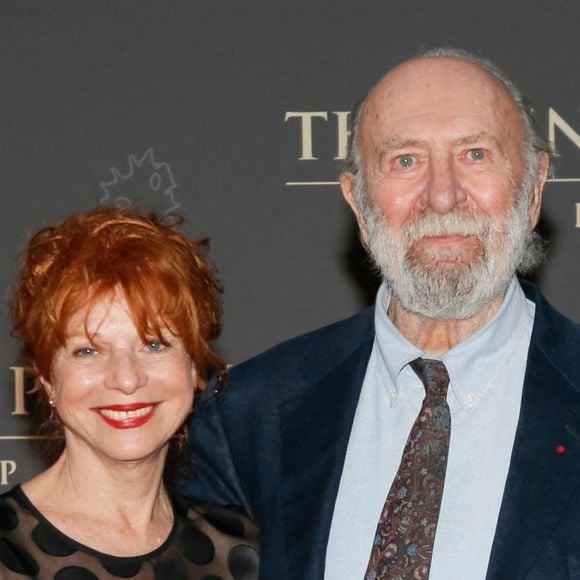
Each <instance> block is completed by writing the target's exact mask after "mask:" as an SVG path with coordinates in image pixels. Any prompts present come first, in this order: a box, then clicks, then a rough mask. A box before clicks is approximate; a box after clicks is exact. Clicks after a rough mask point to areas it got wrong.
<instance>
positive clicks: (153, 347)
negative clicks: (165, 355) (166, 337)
mask: <svg viewBox="0 0 580 580" xmlns="http://www.w3.org/2000/svg"><path fill="white" fill-rule="evenodd" d="M145 347H146V348H147V350H148V351H149V352H160V351H162V350H163V349H164V348H166V347H165V345H164V344H163V343H162V342H159V341H158V340H152V341H150V342H148V343H147V344H146V345H145Z"/></svg>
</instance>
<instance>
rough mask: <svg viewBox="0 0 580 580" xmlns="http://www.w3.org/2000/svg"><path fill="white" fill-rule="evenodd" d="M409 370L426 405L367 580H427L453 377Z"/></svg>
mask: <svg viewBox="0 0 580 580" xmlns="http://www.w3.org/2000/svg"><path fill="white" fill-rule="evenodd" d="M411 368H412V369H413V370H414V371H415V372H416V373H417V375H418V376H419V378H420V379H421V381H422V382H423V385H424V386H425V399H424V400H423V405H422V407H421V411H420V412H419V416H418V417H417V419H416V420H415V423H414V424H413V427H412V428H411V433H410V434H409V438H408V439H407V443H406V445H405V449H404V450H403V456H402V458H401V465H400V466H399V471H397V475H396V476H395V479H394V481H393V485H392V486H391V490H390V491H389V495H388V496H387V500H386V501H385V506H384V508H383V511H382V513H381V517H380V519H379V524H378V526H377V532H376V535H375V540H374V544H373V547H372V551H371V557H370V560H369V565H368V568H367V572H366V575H365V580H381V579H387V578H388V579H389V580H393V579H396V580H406V579H412V580H418V579H421V580H423V579H425V578H428V577H429V569H430V566H431V554H432V552H433V543H434V541H435V532H436V530H437V520H438V518H439V509H440V507H441V497H442V495H443V484H444V481H445V469H446V467H447V455H448V451H449V435H450V432H451V416H450V414H449V407H448V405H447V401H446V397H447V387H448V385H449V375H448V374H447V370H446V369H445V366H444V365H443V363H442V362H440V361H436V360H429V359H422V358H418V359H416V360H414V361H413V362H412V363H411Z"/></svg>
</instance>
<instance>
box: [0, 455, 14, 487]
mask: <svg viewBox="0 0 580 580" xmlns="http://www.w3.org/2000/svg"><path fill="white" fill-rule="evenodd" d="M15 472H16V461H12V460H11V459H0V485H7V484H8V478H9V477H10V476H11V475H12V474H14V473H15Z"/></svg>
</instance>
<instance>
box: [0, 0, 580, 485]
mask: <svg viewBox="0 0 580 580" xmlns="http://www.w3.org/2000/svg"><path fill="white" fill-rule="evenodd" d="M579 37H580V1H579V0H495V1H494V0H490V1H488V2H485V3H482V2H476V1H465V0H440V1H438V2H427V1H426V0H406V1H404V2H401V1H392V0H374V1H370V0H340V1H336V0H311V1H310V2H302V1H301V0H297V1H293V2H281V1H280V2H278V1H276V0H256V1H253V2H249V3H245V2H239V1H238V0H197V1H196V2H185V1H183V2H171V1H167V2H157V1H149V0H139V1H137V0H134V1H102V2H97V1H94V0H93V1H87V0H60V1H58V2H56V1H48V0H13V1H7V0H4V1H3V2H1V4H0V47H1V49H0V78H1V85H0V87H1V89H0V118H1V119H2V122H1V124H0V127H1V132H0V147H1V148H2V155H1V159H2V170H1V171H0V220H1V222H2V223H1V227H0V237H1V240H2V243H1V244H0V272H1V276H0V285H1V287H2V296H3V298H5V297H6V296H8V294H9V290H10V286H11V284H12V280H13V277H14V272H15V265H16V261H17V259H18V254H19V252H20V251H21V250H22V248H23V247H24V245H25V243H26V241H27V239H28V238H29V237H30V235H31V234H32V233H33V232H35V231H36V230H38V229H39V228H41V227H43V226H46V225H50V224H53V223H55V222H56V221H58V220H61V219H62V218H63V217H65V216H66V215H68V214H70V213H73V212H78V211H84V210H88V209H90V208H92V207H94V206H96V205H98V204H100V203H109V204H116V205H120V206H128V205H134V206H137V207H140V208H144V209H153V210H155V211H157V212H159V213H178V214H180V215H182V216H183V217H184V218H185V219H186V224H185V226H184V227H185V231H186V233H187V234H188V235H190V236H192V237H199V238H204V237H209V238H210V240H211V258H212V260H213V262H214V263H215V264H216V265H217V267H218V269H219V272H220V276H221V279H222V281H223V284H224V286H225V295H224V303H225V327H224V332H223V336H222V338H221V339H220V342H219V350H220V352H221V353H222V355H223V356H224V357H225V358H226V359H227V360H228V362H230V363H236V362H239V361H241V360H243V359H245V358H247V357H249V356H252V355H254V354H256V353H258V352H260V351H262V350H264V349H265V348H267V347H268V346H271V345H273V344H275V343H277V342H279V341H281V340H283V339H286V338H289V337H291V336H295V335H297V334H299V333H302V332H305V331H307V330H310V329H313V328H316V327H318V326H321V325H323V324H326V323H329V322H332V321H334V320H337V319H339V318H343V317H345V316H348V315H350V314H352V313H354V312H356V311H358V310H359V309H361V308H362V307H364V306H366V305H368V304H370V303H372V301H373V296H374V291H375V289H376V285H377V282H376V279H375V278H374V277H373V275H372V274H371V273H370V271H369V268H368V263H367V262H366V259H365V255H364V252H363V251H362V250H361V249H360V247H359V244H358V240H357V233H356V227H355V223H354V220H353V218H352V217H351V215H350V212H349V210H348V208H347V206H346V204H345V203H344V202H343V199H342V196H341V194H340V190H339V188H338V185H337V181H338V174H339V171H340V164H341V161H342V160H343V159H344V156H345V149H346V143H347V139H348V135H349V129H350V114H349V111H350V109H351V107H352V106H353V104H354V103H355V102H356V101H357V100H358V99H359V98H360V97H361V96H363V95H364V94H365V93H366V91H367V90H368V89H369V88H370V87H371V86H372V85H373V84H374V82H375V81H376V80H377V79H378V77H379V76H381V75H382V74H383V72H385V71H386V70H387V69H388V68H390V67H392V66H393V65H394V64H396V63H397V62H399V61H400V60H402V59H404V58H407V57H410V56H412V55H413V54H415V53H416V52H417V51H419V50H420V49H421V48H425V47H433V46H453V47H461V48H466V49H468V50H471V51H473V52H475V53H477V54H481V55H483V56H486V57H488V58H490V59H491V60H493V61H496V62H497V63H498V64H499V65H500V67H502V68H503V69H504V70H505V72H506V73H507V74H508V76H510V77H511V78H512V79H513V80H514V81H515V82H516V83H517V84H518V85H519V86H521V88H522V89H523V91H524V93H525V94H526V95H527V96H528V98H529V99H530V100H531V101H532V102H533V103H534V105H535V112H536V116H537V119H538V123H539V126H540V129H541V132H542V135H543V137H545V138H546V140H549V141H551V142H552V144H553V147H554V150H555V152H556V158H555V160H556V172H555V174H554V176H553V178H552V179H551V180H550V182H549V183H548V184H547V186H546V190H545V198H544V213H543V219H542V224H541V229H542V232H543V233H544V235H545V236H546V237H547V238H548V239H549V241H550V257H549V261H548V263H547V264H546V266H545V267H543V269H542V270H541V272H540V273H539V274H538V275H537V277H536V280H537V282H538V283H539V284H540V286H541V288H542V290H543V291H544V292H545V294H546V295H547V296H548V298H549V299H550V300H551V301H552V303H553V304H555V305H556V306H557V307H558V308H559V309H560V310H562V311H563V312H564V313H566V314H567V315H568V316H570V317H571V318H573V319H575V320H578V321H580V293H579V291H578V289H579V287H580V261H579V260H578V259H577V257H578V256H579V255H580V252H579V250H580V72H579V71H580V42H579V40H578V39H579ZM5 302H6V301H5V300H3V301H2V304H1V306H0V308H1V315H0V341H1V343H2V345H3V347H2V348H1V349H0V373H1V374H0V376H1V377H2V381H1V389H0V490H2V489H5V488H7V486H10V485H13V484H15V483H18V482H21V481H25V480H26V479H28V478H30V477H32V476H33V475H34V474H35V473H37V472H38V471H39V469H40V463H39V461H38V460H37V459H36V456H35V452H34V448H35V445H37V441H36V440H34V439H32V438H31V437H30V435H29V415H28V411H29V396H28V395H27V394H26V391H27V388H28V386H29V381H28V380H27V377H26V375H25V373H24V370H23V368H22V366H21V362H20V359H19V346H18V344H17V342H16V341H15V340H14V339H13V338H12V337H11V336H10V323H9V317H8V311H7V308H6V306H5ZM39 340H42V338H41V337H39Z"/></svg>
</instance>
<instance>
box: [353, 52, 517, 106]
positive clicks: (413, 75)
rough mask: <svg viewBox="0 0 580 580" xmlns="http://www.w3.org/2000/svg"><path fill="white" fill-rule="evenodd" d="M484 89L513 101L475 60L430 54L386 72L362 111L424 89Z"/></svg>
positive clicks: (432, 90)
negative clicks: (431, 55) (472, 61)
mask: <svg viewBox="0 0 580 580" xmlns="http://www.w3.org/2000/svg"><path fill="white" fill-rule="evenodd" d="M454 90H455V91H471V92H473V91H480V90H484V91H485V92H489V93H490V94H495V95H496V96H497V97H503V98H504V99H505V100H506V101H508V102H511V104H514V103H513V99H512V98H511V95H509V93H508V91H507V90H506V88H505V87H504V86H503V84H502V83H501V81H500V80H499V79H497V78H495V77H494V76H493V75H492V74H491V73H489V72H487V71H486V70H484V69H483V68H481V67H479V66H477V65H476V64H474V63H470V62H467V61H463V60H460V59H458V58H453V57H427V58H417V59H414V60H410V61H406V62H404V63H402V64H400V65H398V66H397V67H395V68H394V69H392V70H391V71H389V72H388V73H387V74H385V75H384V76H383V77H382V78H381V79H380V80H379V81H378V82H377V83H376V85H375V86H374V87H373V88H372V89H371V91H370V92H369V95H368V97H367V98H366V100H365V105H364V107H363V113H364V112H365V110H369V109H372V108H373V107H376V106H377V105H380V104H381V103H385V104H388V103H389V101H391V102H392V103H393V104H396V103H397V102H400V100H399V99H400V98H401V97H405V96H410V95H413V94H415V95H416V96H420V95H421V94H422V92H423V91H428V92H429V93H430V94H431V93H432V94H436V93H438V92H452V91H454Z"/></svg>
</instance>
